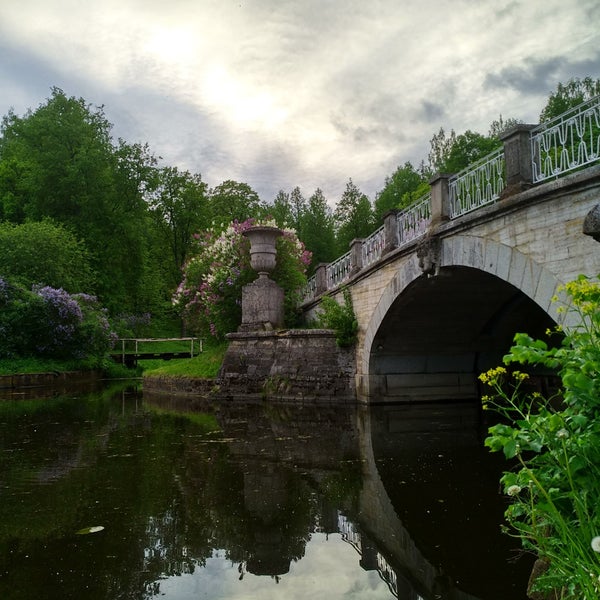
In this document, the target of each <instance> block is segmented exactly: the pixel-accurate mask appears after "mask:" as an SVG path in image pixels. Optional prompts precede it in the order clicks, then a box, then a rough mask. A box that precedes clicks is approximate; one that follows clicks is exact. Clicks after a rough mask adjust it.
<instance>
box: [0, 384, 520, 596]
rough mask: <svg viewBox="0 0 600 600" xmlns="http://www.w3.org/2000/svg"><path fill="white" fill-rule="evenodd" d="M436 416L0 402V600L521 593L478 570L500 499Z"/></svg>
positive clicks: (511, 573) (494, 534) (479, 465)
mask: <svg viewBox="0 0 600 600" xmlns="http://www.w3.org/2000/svg"><path fill="white" fill-rule="evenodd" d="M413 413H414V411H413ZM433 414H434V413H429V416H428V417H427V416H424V414H422V413H418V414H417V415H416V417H415V414H412V415H411V414H409V413H408V412H406V411H404V412H402V411H400V412H399V411H398V409H394V410H391V409H389V408H385V409H384V408H378V409H376V410H375V409H374V410H373V411H371V412H369V411H365V410H360V409H356V408H348V407H345V406H342V407H339V406H324V407H320V408H318V409H317V408H315V407H310V406H297V407H294V406H290V405H286V406H273V405H268V404H250V405H246V404H244V405H242V404H239V403H235V402H230V403H224V404H221V405H212V406H211V405H206V404H203V403H201V402H200V401H194V402H190V401H177V400H175V399H165V398H146V399H145V400H144V402H142V400H141V397H140V395H139V393H138V392H136V391H135V390H128V389H121V390H104V391H100V392H95V393H93V394H89V395H85V396H83V395H82V396H79V397H77V398H54V399H46V400H43V401H33V400H24V401H19V402H14V401H3V402H1V403H0V597H2V598H3V599H13V598H14V599H21V598H23V599H31V598H48V599H53V598H57V599H58V598H60V599H61V600H64V599H66V598H78V599H80V598H86V599H91V600H93V599H109V598H110V599H121V598H123V599H138V598H139V599H149V598H154V597H159V596H160V597H164V598H169V599H171V600H184V599H188V598H211V599H212V598H215V599H216V598H223V599H229V600H231V599H234V598H245V599H246V598H261V599H264V598H267V599H268V598H273V599H277V598H286V599H288V598H292V599H293V598H306V597H311V598H327V599H331V598H366V599H370V598H373V599H375V598H377V599H389V598H394V597H398V598H401V599H403V600H417V599H419V598H422V599H424V600H430V599H434V598H444V599H446V598H447V599H452V600H461V599H464V600H467V599H469V598H480V599H481V600H493V599H496V598H498V599H500V598H502V599H505V598H508V597H510V598H515V599H518V598H524V597H525V596H524V594H522V595H520V594H519V592H518V590H520V589H523V588H524V585H525V581H526V579H524V578H526V568H517V567H516V566H515V565H507V564H506V562H505V560H506V552H505V551H504V550H502V552H500V553H494V552H492V553H490V554H489V556H487V555H486V557H485V560H484V558H481V557H482V556H483V555H484V554H485V551H484V549H485V547H490V546H492V547H496V546H498V545H500V541H499V540H500V539H502V538H501V536H499V535H498V531H497V530H498V523H499V521H498V520H495V519H496V517H497V514H493V515H492V518H491V519H488V520H487V522H486V524H485V525H483V523H484V521H485V518H484V517H485V515H486V513H487V512H489V511H491V512H494V511H496V509H497V508H499V509H501V508H502V506H501V503H502V499H501V498H500V497H499V496H498V494H497V493H496V488H497V486H496V484H495V481H497V469H496V467H495V466H494V468H493V469H491V467H490V465H489V464H487V463H485V464H484V462H481V461H480V459H479V458H477V460H475V461H473V462H469V460H470V458H469V457H473V453H475V454H477V452H479V451H478V450H477V448H480V440H479V439H478V438H477V435H478V434H477V431H478V429H477V426H476V425H477V424H476V423H473V422H468V423H463V425H465V427H458V428H456V427H454V428H453V427H452V425H450V426H448V425H447V422H448V419H447V418H446V420H445V421H444V419H443V418H442V416H441V415H438V417H437V418H438V423H437V424H436V423H434V427H431V426H430V425H431V424H430V425H429V426H426V427H415V422H414V421H415V418H416V419H417V422H419V420H420V422H422V423H425V422H426V421H427V420H429V421H431V417H432V415H433ZM456 414H457V413H453V415H454V416H453V417H452V418H455V416H456ZM411 420H412V424H410V421H411ZM450 420H451V421H452V419H450ZM444 423H446V424H444ZM465 431H469V432H470V433H469V434H465V433H464V432H465ZM461 432H462V433H461ZM372 434H373V435H372ZM469 436H470V437H469ZM439 455H443V456H445V457H447V459H448V460H446V462H440V460H441V459H440V456H439ZM445 471H448V472H449V473H451V474H452V475H453V477H450V478H444V477H443V476H442V475H443V473H444V472H445ZM461 473H462V475H461ZM463 486H464V493H462V494H460V493H458V490H460V489H462V488H463ZM469 486H470V487H469ZM444 489H446V490H448V492H449V493H447V492H444V493H446V496H444V497H442V496H441V495H440V494H441V493H442V491H443V490H444ZM490 490H491V491H490ZM469 495H470V496H469ZM469 497H470V498H471V499H472V501H471V503H470V504H466V503H465V498H469ZM490 498H491V499H492V503H491V504H490V502H489V501H490ZM442 500H443V501H442ZM473 506H480V507H481V510H480V511H479V512H480V513H481V517H482V519H481V520H480V519H479V517H478V518H477V519H474V518H473V515H474V511H473ZM465 507H467V510H465ZM500 512H501V510H500ZM467 513H468V518H469V519H473V520H474V526H473V527H470V528H469V527H467V526H466V525H465V522H466V520H467V516H465V515H467ZM91 526H103V527H104V530H102V531H99V532H98V533H93V534H89V535H77V533H76V532H77V531H79V530H81V529H82V528H85V527H91ZM478 530H479V534H478ZM461 536H463V537H462V538H461ZM458 538H460V543H457V539H458ZM503 553H504V554H503ZM525 567H527V565H525ZM484 569H485V571H486V574H485V575H484V576H483V577H481V576H479V577H476V576H473V573H477V572H479V573H481V571H482V570H484ZM469 571H470V572H471V575H469Z"/></svg>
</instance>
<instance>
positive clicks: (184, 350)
mask: <svg viewBox="0 0 600 600" xmlns="http://www.w3.org/2000/svg"><path fill="white" fill-rule="evenodd" d="M119 346H120V352H112V353H111V358H112V359H113V360H114V361H116V362H120V363H122V364H124V365H126V366H128V367H135V366H136V365H137V361H138V360H171V359H172V358H193V357H194V356H197V355H198V354H200V353H201V352H202V339H201V338H195V337H180V338H121V339H120V340H119V342H118V343H117V347H119ZM161 346H162V348H161Z"/></svg>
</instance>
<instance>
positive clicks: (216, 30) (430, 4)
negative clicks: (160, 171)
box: [0, 0, 600, 204]
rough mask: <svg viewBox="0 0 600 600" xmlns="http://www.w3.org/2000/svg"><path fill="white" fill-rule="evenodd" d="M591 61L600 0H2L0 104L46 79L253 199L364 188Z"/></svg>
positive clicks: (598, 58)
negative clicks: (442, 138)
mask: <svg viewBox="0 0 600 600" xmlns="http://www.w3.org/2000/svg"><path fill="white" fill-rule="evenodd" d="M586 75H590V76H592V77H600V2H599V1H598V0H368V1H367V0H235V1H234V0H169V1H168V2H167V1H165V0H94V1H92V0H1V1H0V90H1V94H0V114H2V115H4V114H6V113H7V112H8V110H9V109H10V108H13V109H14V110H15V112H16V113H17V114H23V113H24V112H25V111H26V110H27V109H28V108H34V109H35V108H36V107H37V106H38V105H39V104H41V103H43V102H44V101H45V99H46V98H48V96H49V95H50V88H51V87H52V86H57V87H59V88H61V89H63V90H64V91H65V93H66V94H67V95H70V96H76V97H83V98H84V99H85V100H86V101H87V102H89V103H91V104H93V105H104V108H105V113H106V116H107V119H108V120H109V121H110V122H111V123H113V125H114V129H113V134H114V136H115V138H116V137H122V138H124V139H125V140H126V141H127V142H130V143H134V142H144V143H145V142H147V143H148V144H149V145H150V147H151V149H152V151H153V153H154V154H155V155H157V156H160V157H162V159H163V161H162V164H164V165H170V166H177V167H179V168H181V169H187V170H189V171H191V172H193V173H201V174H202V177H203V179H204V180H205V181H206V182H207V183H208V185H209V186H211V187H214V186H215V185H218V184H219V183H221V182H222V181H224V180H226V179H234V180H236V181H243V182H246V183H248V184H250V185H251V186H252V187H253V188H254V189H255V190H256V191H257V192H258V193H259V195H260V196H261V198H262V199H263V200H266V201H271V200H272V199H273V198H274V197H275V195H276V193H277V191H278V190H279V189H284V190H286V191H290V190H291V189H292V188H293V187H295V186H300V188H301V189H302V191H303V193H304V195H305V196H307V197H308V196H310V195H311V194H312V193H313V192H314V190H315V189H316V188H317V187H320V188H321V189H322V190H323V191H324V193H325V195H326V197H327V198H328V199H329V201H330V202H331V203H332V204H334V203H335V202H336V201H337V200H338V199H339V197H340V196H341V194H342V192H343V190H344V188H345V185H346V183H347V181H348V179H349V178H352V180H353V181H354V183H355V184H356V185H358V187H359V188H360V189H361V190H362V191H363V192H365V193H366V194H368V195H369V197H371V199H374V197H375V193H376V192H377V191H378V190H380V189H381V188H382V187H383V184H384V180H385V177H386V176H388V175H390V174H391V173H392V172H393V171H394V170H395V168H396V167H397V166H398V165H402V164H404V162H406V161H411V162H412V163H413V164H414V165H415V166H416V165H418V164H419V163H420V161H421V160H422V159H426V157H427V152H428V149H429V140H430V139H431V137H432V135H433V134H434V133H435V132H436V131H438V130H439V128H440V127H444V128H445V129H446V130H450V129H454V130H455V131H456V132H457V133H462V132H464V131H465V130H466V129H472V130H474V131H479V132H480V133H487V131H488V129H489V125H490V123H491V122H492V121H493V120H494V119H497V118H498V116H499V115H500V114H501V115H502V116H503V117H504V118H508V117H514V118H517V119H520V120H522V121H525V122H537V119H538V116H539V113H540V111H541V109H542V108H543V106H544V104H545V101H546V99H547V98H548V96H549V94H550V93H551V92H552V91H554V90H555V89H556V86H557V83H558V82H559V81H562V82H566V81H568V80H569V79H570V78H572V77H584V76H586Z"/></svg>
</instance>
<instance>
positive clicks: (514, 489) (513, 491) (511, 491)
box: [506, 485, 521, 496]
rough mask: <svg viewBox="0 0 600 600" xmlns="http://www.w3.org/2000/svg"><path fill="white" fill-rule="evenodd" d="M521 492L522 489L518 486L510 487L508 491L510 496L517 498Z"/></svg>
mask: <svg viewBox="0 0 600 600" xmlns="http://www.w3.org/2000/svg"><path fill="white" fill-rule="evenodd" d="M520 491H521V487H520V486H518V485H510V486H509V487H508V489H507V490H506V493H507V494H508V495H509V496H516V495H517V494H518V493H519V492H520Z"/></svg>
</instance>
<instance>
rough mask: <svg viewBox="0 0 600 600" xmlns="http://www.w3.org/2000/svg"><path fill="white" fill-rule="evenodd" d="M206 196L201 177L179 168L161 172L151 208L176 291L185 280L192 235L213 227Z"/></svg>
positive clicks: (169, 279)
mask: <svg viewBox="0 0 600 600" xmlns="http://www.w3.org/2000/svg"><path fill="white" fill-rule="evenodd" d="M206 193H207V186H206V183H204V182H203V181H202V177H201V176H200V175H199V174H197V175H192V174H191V173H190V172H189V171H179V170H178V169H177V167H164V168H162V169H160V170H159V171H158V178H157V187H156V189H155V190H154V193H153V194H152V195H151V199H150V201H149V205H150V210H151V214H152V217H153V219H154V223H155V226H156V229H157V232H158V234H159V236H160V237H161V241H162V243H163V245H164V247H165V248H167V249H168V253H169V256H170V260H169V261H168V263H169V264H168V269H167V277H168V283H169V286H170V287H173V288H174V287H176V286H177V285H178V283H179V281H180V280H181V272H182V268H183V265H184V263H185V261H186V258H187V255H188V252H189V249H190V245H191V242H192V235H193V234H194V233H196V232H197V231H199V230H200V229H206V228H208V227H209V226H210V223H209V222H208V207H207V199H206Z"/></svg>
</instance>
